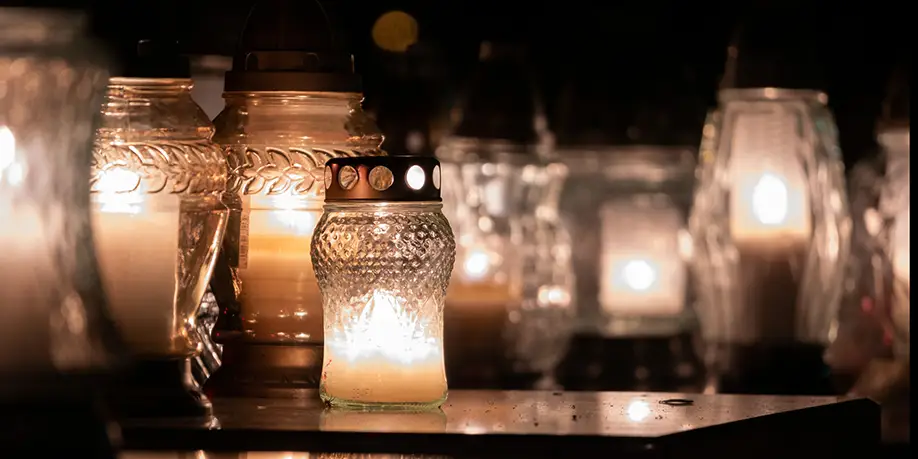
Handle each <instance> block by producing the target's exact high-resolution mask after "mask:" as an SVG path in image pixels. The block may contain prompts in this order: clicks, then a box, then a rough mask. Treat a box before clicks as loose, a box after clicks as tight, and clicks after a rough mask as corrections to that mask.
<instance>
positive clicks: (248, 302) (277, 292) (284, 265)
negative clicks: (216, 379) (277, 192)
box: [238, 206, 322, 342]
mask: <svg viewBox="0 0 918 459" xmlns="http://www.w3.org/2000/svg"><path fill="white" fill-rule="evenodd" d="M320 215H321V208H316V209H283V208H273V209H264V208H258V207H255V208H250V207H247V206H246V207H244V209H243V218H242V220H243V223H242V225H240V226H241V228H240V232H241V235H240V246H241V247H240V251H239V252H240V257H239V258H240V259H239V271H238V273H239V276H240V279H241V280H242V293H241V295H240V298H239V299H240V302H241V303H242V311H243V312H244V316H243V318H244V320H245V327H246V331H247V334H248V337H249V339H252V340H254V341H265V342H321V341H322V300H321V295H320V292H319V286H318V284H317V282H316V277H315V273H314V271H313V269H312V261H311V258H310V254H309V251H310V244H311V242H312V231H313V229H314V228H315V225H316V222H317V221H318V218H319V216H320Z"/></svg>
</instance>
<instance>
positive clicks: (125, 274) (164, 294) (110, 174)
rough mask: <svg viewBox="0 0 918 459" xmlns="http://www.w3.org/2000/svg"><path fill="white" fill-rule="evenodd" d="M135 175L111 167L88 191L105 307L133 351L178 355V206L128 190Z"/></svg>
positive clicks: (180, 344)
mask: <svg viewBox="0 0 918 459" xmlns="http://www.w3.org/2000/svg"><path fill="white" fill-rule="evenodd" d="M139 183H140V177H139V176H138V175H137V174H136V173H134V172H132V171H129V170H127V169H121V168H112V169H109V170H108V171H107V172H106V173H105V174H103V175H101V177H100V179H99V182H98V183H97V184H96V187H97V189H98V190H99V192H98V193H94V194H93V195H92V199H93V202H94V203H96V205H95V206H93V208H92V210H93V211H92V226H93V232H94V234H95V244H96V252H97V256H98V258H99V262H100V267H101V271H102V273H101V274H102V281H103V285H104V286H105V290H106V292H107V293H108V296H109V300H110V305H111V306H110V309H111V313H112V315H113V318H114V319H115V322H116V323H117V324H118V326H119V328H120V329H121V330H122V335H123V339H124V341H125V343H126V344H127V345H128V346H129V347H130V349H131V350H132V352H134V353H135V354H137V355H144V356H167V355H183V354H184V353H186V350H187V345H186V344H185V343H186V339H187V338H186V337H185V336H182V335H181V334H180V331H181V330H183V329H184V328H183V326H182V325H183V324H182V321H183V316H182V315H180V314H178V313H177V311H176V310H175V308H174V307H173V304H174V303H175V294H176V291H177V288H178V281H177V277H178V248H179V207H178V206H179V204H178V202H177V200H175V199H174V198H172V197H170V196H168V195H166V196H155V197H153V196H145V195H143V194H141V193H131V192H129V191H131V190H134V189H136V188H137V186H138V184H139Z"/></svg>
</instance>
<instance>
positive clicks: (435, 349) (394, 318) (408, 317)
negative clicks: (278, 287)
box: [312, 157, 456, 408]
mask: <svg viewBox="0 0 918 459" xmlns="http://www.w3.org/2000/svg"><path fill="white" fill-rule="evenodd" d="M440 181H441V178H440V166H439V163H438V162H437V160H435V159H433V158H423V157H389V158H337V159H333V160H330V161H329V162H328V164H327V166H326V169H325V187H326V199H325V211H324V213H323V214H322V217H321V218H320V219H319V222H318V224H317V225H316V229H315V236H314V238H313V242H312V260H313V266H314V267H315V272H316V277H317V279H318V281H319V287H320V289H321V290H322V304H323V308H324V310H325V359H324V361H323V367H322V380H321V385H320V395H321V397H322V400H324V401H325V402H326V403H328V404H330V405H331V406H345V407H346V406H354V407H374V406H378V407H387V408H419V407H438V406H440V405H441V404H442V403H443V401H444V400H446V393H447V385H446V373H445V368H444V361H443V326H444V325H443V308H444V301H445V298H446V288H447V285H448V284H449V278H450V274H451V272H452V267H453V262H454V260H455V251H456V246H455V242H454V240H453V234H452V230H451V229H450V226H449V222H448V221H447V220H446V217H444V216H443V214H442V213H441V212H440V207H441V204H440Z"/></svg>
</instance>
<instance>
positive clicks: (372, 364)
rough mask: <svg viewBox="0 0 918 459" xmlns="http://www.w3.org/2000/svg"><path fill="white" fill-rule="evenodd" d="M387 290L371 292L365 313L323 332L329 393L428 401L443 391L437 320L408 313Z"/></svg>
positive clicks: (353, 397) (367, 398)
mask: <svg viewBox="0 0 918 459" xmlns="http://www.w3.org/2000/svg"><path fill="white" fill-rule="evenodd" d="M403 303H404V300H401V301H400V300H399V298H397V297H396V296H394V295H393V294H391V293H389V292H386V291H380V290H377V291H374V292H373V294H372V296H371V297H370V298H369V300H368V301H367V303H366V306H365V307H363V308H362V310H363V312H362V313H361V314H360V315H359V316H356V317H355V318H354V319H353V320H351V321H345V322H343V323H341V324H340V325H339V327H340V328H339V329H338V330H336V332H335V333H333V334H331V336H329V337H326V343H325V344H326V346H325V349H326V352H327V354H326V356H325V361H326V365H325V367H324V369H323V374H322V378H323V381H324V383H325V391H326V393H327V394H328V395H329V396H332V397H341V398H346V399H349V400H354V401H373V402H377V403H387V402H388V403H392V402H401V403H405V402H426V401H429V400H436V399H437V398H440V397H442V396H443V394H444V393H446V375H445V373H444V370H443V353H442V348H443V344H442V342H440V340H439V338H438V337H437V336H436V335H435V334H432V333H428V329H429V328H430V327H434V326H436V324H431V323H428V322H427V320H426V319H424V318H421V317H417V316H412V314H409V313H407V312H406V310H405V308H404V306H403Z"/></svg>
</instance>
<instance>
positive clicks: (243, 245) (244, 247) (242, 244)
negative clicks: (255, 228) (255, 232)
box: [237, 208, 249, 269]
mask: <svg viewBox="0 0 918 459" xmlns="http://www.w3.org/2000/svg"><path fill="white" fill-rule="evenodd" d="M238 247H239V251H238V254H239V264H238V265H237V266H238V268H239V269H245V268H247V267H248V266H249V209H247V208H244V209H242V212H241V213H240V214H239V244H238Z"/></svg>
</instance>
